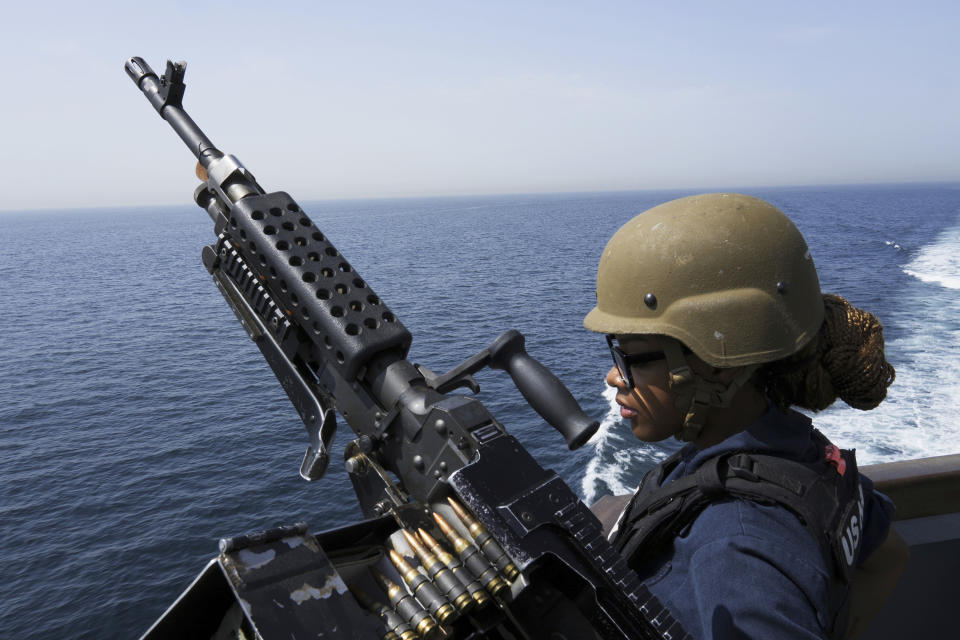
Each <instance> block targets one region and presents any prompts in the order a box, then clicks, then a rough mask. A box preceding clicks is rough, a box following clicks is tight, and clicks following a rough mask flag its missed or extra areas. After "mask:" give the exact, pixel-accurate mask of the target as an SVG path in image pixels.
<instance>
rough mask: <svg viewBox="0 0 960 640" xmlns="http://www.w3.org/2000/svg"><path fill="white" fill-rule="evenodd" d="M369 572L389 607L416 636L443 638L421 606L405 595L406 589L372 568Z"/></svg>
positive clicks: (439, 639)
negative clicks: (381, 590) (383, 592)
mask: <svg viewBox="0 0 960 640" xmlns="http://www.w3.org/2000/svg"><path fill="white" fill-rule="evenodd" d="M370 571H371V573H373V576H374V578H376V579H377V582H379V583H380V586H381V587H383V590H384V591H385V592H386V594H387V599H388V600H389V601H390V605H391V606H392V607H393V608H394V609H395V610H396V612H397V613H398V614H399V615H400V617H401V618H403V619H404V620H406V621H407V623H408V624H409V625H410V627H411V628H412V629H414V630H415V631H416V633H417V634H419V635H420V636H421V637H422V638H423V639H424V640H441V639H442V638H443V637H444V633H443V630H442V629H441V628H440V627H439V626H438V625H437V622H436V621H435V620H434V619H433V618H432V617H431V616H430V614H429V613H428V612H427V610H426V609H424V608H423V605H421V604H420V603H419V602H417V600H416V598H414V597H413V596H411V595H410V594H409V593H407V590H406V589H404V588H402V587H400V586H399V585H398V584H397V583H395V582H394V581H393V580H391V579H390V578H388V577H387V576H385V575H383V574H382V573H380V572H379V571H377V570H376V569H374V568H373V567H371V568H370Z"/></svg>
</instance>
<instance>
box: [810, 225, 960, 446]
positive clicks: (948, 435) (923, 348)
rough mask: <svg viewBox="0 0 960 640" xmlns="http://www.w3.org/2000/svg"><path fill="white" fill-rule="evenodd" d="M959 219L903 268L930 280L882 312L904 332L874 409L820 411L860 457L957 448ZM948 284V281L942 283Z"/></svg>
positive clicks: (828, 427) (891, 349)
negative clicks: (883, 395) (892, 376)
mask: <svg viewBox="0 0 960 640" xmlns="http://www.w3.org/2000/svg"><path fill="white" fill-rule="evenodd" d="M958 252H960V227H957V228H953V229H950V230H949V231H947V232H945V233H943V234H941V235H940V237H938V238H937V240H936V241H935V242H934V243H933V244H931V245H929V246H927V247H924V248H923V249H922V250H921V251H920V252H919V254H918V256H917V257H916V258H915V259H914V260H913V261H912V262H911V263H910V264H909V265H908V266H907V268H905V269H904V272H905V273H908V274H910V275H911V276H914V277H917V278H918V279H919V280H921V281H923V282H927V283H934V284H937V285H940V286H938V287H935V288H933V289H932V290H931V288H930V287H925V286H922V285H918V286H916V287H914V288H911V289H907V290H906V291H904V292H903V294H902V295H903V300H902V303H901V304H900V305H899V308H900V310H901V311H900V312H899V313H897V314H896V315H895V316H894V317H892V318H883V320H884V321H885V322H886V323H887V324H888V325H890V326H894V325H895V326H897V327H898V328H899V329H900V333H901V334H902V337H900V338H898V339H896V340H891V341H888V343H887V348H886V353H887V359H888V360H889V361H890V362H891V363H892V364H893V365H894V366H895V367H896V369H897V379H896V381H895V382H894V384H893V385H892V386H891V387H890V389H889V392H888V395H887V399H886V400H884V402H883V403H882V404H881V405H880V406H879V407H877V408H876V409H873V410H872V411H857V410H855V409H850V408H849V407H847V406H846V405H843V403H842V402H838V403H837V405H836V406H835V407H831V408H830V409H828V410H827V411H824V412H822V413H821V414H819V415H817V416H815V417H814V421H815V422H816V423H817V425H818V426H820V427H821V428H822V429H823V431H824V432H825V433H826V434H827V435H828V436H829V437H830V438H831V439H833V440H834V441H835V442H836V443H837V444H838V445H840V446H843V447H856V448H857V450H858V451H857V458H858V461H859V462H860V463H861V464H869V463H875V462H889V461H893V460H906V459H911V458H921V457H927V456H936V455H945V454H950V453H956V452H957V421H956V412H957V408H958V407H960V296H958V295H957V294H956V293H955V290H956V289H960V260H958V259H957V257H956V254H957V253H958ZM941 287H942V288H941Z"/></svg>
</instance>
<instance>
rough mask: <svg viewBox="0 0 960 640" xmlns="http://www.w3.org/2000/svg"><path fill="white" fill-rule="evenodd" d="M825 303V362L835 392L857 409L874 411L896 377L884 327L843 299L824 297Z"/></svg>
mask: <svg viewBox="0 0 960 640" xmlns="http://www.w3.org/2000/svg"><path fill="white" fill-rule="evenodd" d="M823 304H824V319H823V327H822V328H821V332H822V336H823V341H822V343H821V349H822V351H821V362H822V364H823V367H824V368H825V369H826V371H827V373H828V374H829V376H830V379H831V382H832V386H833V391H834V392H835V393H836V394H837V396H838V397H839V398H840V399H841V400H843V401H844V402H846V403H847V404H848V405H850V406H851V407H853V408H855V409H864V410H866V409H873V408H874V407H876V406H877V405H878V404H880V403H881V402H882V401H883V399H884V398H886V397H887V387H889V386H890V385H891V384H892V383H893V380H894V378H895V377H896V372H895V371H894V368H893V365H891V364H890V363H889V362H887V360H886V357H885V355H884V342H883V325H882V324H880V321H879V320H878V319H877V317H876V316H875V315H873V314H872V313H870V312H869V311H864V310H863V309H858V308H856V307H854V306H852V305H851V304H850V303H849V302H847V301H846V300H844V299H843V298H841V297H840V296H837V295H833V294H829V293H828V294H824V296H823Z"/></svg>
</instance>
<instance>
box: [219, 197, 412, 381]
mask: <svg viewBox="0 0 960 640" xmlns="http://www.w3.org/2000/svg"><path fill="white" fill-rule="evenodd" d="M228 229H229V234H230V236H231V237H232V238H233V243H234V246H235V247H236V248H237V250H238V251H239V252H240V254H241V255H242V257H243V258H244V260H246V261H247V263H248V264H250V265H258V266H257V269H258V270H259V272H260V273H261V274H262V276H263V277H264V278H266V280H267V283H268V284H269V289H270V291H271V292H272V294H273V296H274V298H275V301H276V302H277V304H279V305H280V306H281V308H282V310H283V311H284V312H285V313H286V314H287V315H288V316H291V318H292V319H294V318H293V317H295V320H296V321H297V323H298V324H300V326H302V327H304V329H305V330H306V331H305V333H306V334H307V337H308V338H309V339H310V340H311V341H312V342H313V343H314V345H315V349H316V350H317V351H318V356H319V357H318V358H317V361H318V362H323V361H327V362H332V363H334V364H335V366H337V367H338V368H339V369H340V372H341V374H342V375H343V376H344V378H346V379H347V380H348V381H349V380H354V379H355V378H356V377H357V374H358V372H359V371H360V369H361V367H363V366H364V364H365V363H366V362H367V361H368V360H369V359H370V357H371V356H373V355H375V354H377V353H380V352H382V351H386V350H389V349H396V350H398V352H399V355H400V357H406V354H407V350H408V349H409V348H410V341H411V336H410V332H409V331H407V328H406V327H404V326H403V324H402V323H401V322H400V321H399V320H398V319H397V318H396V316H394V315H393V312H391V311H390V309H388V308H387V306H386V305H385V304H384V303H383V302H382V301H381V300H380V298H379V296H377V294H376V293H374V291H373V289H371V288H370V287H368V286H367V283H366V282H365V281H364V280H363V278H361V277H360V274H358V273H357V272H356V271H354V269H353V267H352V266H351V265H350V263H349V262H347V260H346V258H344V257H343V256H342V255H340V252H339V251H337V249H336V247H334V246H333V244H332V243H331V242H330V241H329V240H327V238H326V236H324V235H323V233H321V232H320V230H319V229H317V227H316V226H315V225H314V224H313V222H312V221H311V220H310V218H309V217H308V216H307V215H306V214H305V213H304V212H303V210H302V209H301V208H300V206H299V205H297V203H296V202H294V201H293V199H292V198H291V197H290V196H289V195H288V194H286V193H284V192H282V191H278V192H275V193H268V194H266V195H262V196H250V197H247V198H244V199H242V200H240V201H239V202H237V203H235V204H234V205H233V206H232V207H231V208H230V218H229V223H228Z"/></svg>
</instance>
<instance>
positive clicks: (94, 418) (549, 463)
mask: <svg viewBox="0 0 960 640" xmlns="http://www.w3.org/2000/svg"><path fill="white" fill-rule="evenodd" d="M749 192H750V193H752V194H754V195H758V196H760V197H763V198H766V199H768V200H770V201H771V202H773V203H774V204H776V205H777V206H779V207H780V208H781V209H782V210H783V211H785V212H786V213H787V214H788V215H790V216H791V217H792V218H793V219H794V220H795V221H796V222H797V225H798V226H799V227H800V229H801V231H802V232H803V233H804V235H805V236H806V238H807V241H808V244H809V245H810V247H811V252H812V254H813V257H814V261H815V262H816V264H817V266H818V270H819V272H820V276H821V282H822V286H823V289H824V290H825V291H830V292H835V293H839V294H841V295H844V296H845V297H847V298H848V299H849V300H851V302H853V303H854V304H856V305H858V306H861V307H864V308H867V309H870V310H871V311H873V312H875V313H876V314H877V315H878V316H879V317H880V318H881V320H882V321H883V323H884V327H885V335H886V339H887V355H888V359H889V360H890V361H891V362H892V363H893V364H894V365H895V366H896V368H897V381H896V383H895V384H894V386H893V387H891V390H890V394H889V397H888V399H887V401H885V402H884V403H883V404H882V405H881V406H880V407H879V408H877V409H875V410H873V411H870V412H860V411H856V410H853V409H849V408H846V407H832V408H830V409H828V410H827V411H824V412H822V413H820V414H818V415H817V416H815V420H816V422H817V424H818V425H819V426H820V427H821V429H822V430H823V431H825V432H826V434H827V435H828V436H829V437H830V438H831V439H833V440H834V441H835V442H837V443H838V444H840V445H842V446H844V447H855V448H857V451H858V457H859V460H860V463H861V464H869V463H873V462H882V461H890V460H900V459H908V458H916V457H923V456H931V455H940V454H946V453H955V452H957V449H958V445H957V444H956V443H957V436H958V431H960V428H958V425H957V423H956V420H955V419H954V418H953V412H954V411H955V407H956V406H957V401H958V400H960V258H958V256H960V185H958V184H947V185H916V186H911V185H897V186H870V187H809V188H792V189H753V190H749ZM681 195H687V193H686V192H680V191H676V192H637V193H602V194H563V195H537V196H532V195H531V196H487V197H473V198H469V197H464V198H431V199H403V200H369V201H334V202H318V203H306V202H304V203H301V204H302V205H303V206H304V208H305V209H306V210H307V211H308V212H309V213H310V214H311V217H312V218H313V219H314V220H315V221H316V222H317V224H318V226H319V227H320V228H321V229H322V230H323V231H324V232H325V233H326V234H327V235H328V236H329V237H330V238H331V239H332V240H333V241H334V243H335V244H336V245H337V247H338V248H339V249H340V250H341V251H342V252H343V253H344V254H345V255H346V256H347V257H348V258H349V259H350V261H351V262H352V263H353V264H354V265H355V266H356V267H357V268H358V270H359V272H360V273H361V274H362V275H363V277H364V278H365V279H366V280H367V281H369V282H370V283H371V284H372V286H373V287H374V288H375V290H376V291H377V293H378V294H379V295H380V296H381V297H382V298H383V299H384V300H385V301H386V302H387V303H388V304H389V305H390V306H391V308H392V309H393V310H394V311H395V312H396V314H397V316H398V317H399V318H400V319H401V320H402V321H403V322H404V323H405V324H406V326H407V327H408V328H409V329H410V330H411V332H412V333H413V335H414V343H413V347H412V349H411V352H410V359H411V360H413V361H415V362H419V363H421V364H424V365H426V366H428V367H429V368H431V369H433V370H435V371H445V370H447V369H449V368H451V367H453V366H455V365H456V364H458V363H460V362H461V361H462V360H464V359H466V358H467V357H469V356H471V355H473V354H474V353H476V352H477V351H479V350H481V349H483V348H484V347H486V346H487V345H488V344H489V343H490V341H491V340H492V339H493V338H495V337H496V336H497V335H499V334H500V333H501V332H502V331H504V330H506V329H510V328H515V329H518V330H520V331H521V332H523V333H525V334H526V336H527V346H528V350H529V352H530V353H531V354H532V355H534V357H536V358H538V359H539V360H541V361H542V362H543V363H544V364H546V365H547V366H549V367H551V368H552V369H553V370H554V372H555V373H557V375H558V376H559V377H560V378H561V379H562V380H564V381H565V382H566V384H567V385H568V387H570V389H571V391H572V392H573V394H574V395H575V396H576V397H577V398H578V399H579V400H580V402H581V404H582V406H583V407H584V409H585V410H586V411H587V412H588V413H590V414H592V415H594V416H596V417H598V418H602V428H601V431H600V433H599V434H598V435H597V436H595V438H594V439H593V440H592V441H591V442H590V443H588V444H587V445H586V446H584V447H583V448H582V449H580V450H578V451H576V452H572V453H571V452H569V451H567V449H566V447H565V445H564V443H563V440H562V438H561V437H560V435H559V434H557V433H556V432H554V431H553V430H552V429H551V428H550V427H548V426H546V425H544V424H543V423H542V421H540V419H539V418H538V417H537V415H536V414H535V413H534V412H533V411H532V410H531V409H530V408H529V407H527V406H526V405H525V403H524V401H523V399H522V398H521V396H520V394H519V392H518V391H516V389H515V388H514V387H513V386H512V383H511V382H510V380H509V378H508V377H507V376H506V374H504V373H502V372H492V371H484V372H482V373H480V374H478V375H477V376H476V377H477V380H478V382H479V383H480V386H481V393H480V398H481V399H482V400H483V401H484V402H485V403H486V404H487V406H488V407H489V408H490V410H491V411H492V412H493V413H494V415H496V416H497V417H498V419H499V420H500V421H501V422H502V423H503V424H504V425H506V427H507V429H508V430H509V431H511V432H512V433H513V434H514V435H516V436H517V438H518V439H519V440H520V441H521V442H522V443H523V444H524V445H525V446H526V447H527V448H528V449H530V450H531V452H532V453H533V454H534V455H535V456H536V457H537V458H538V459H539V460H540V462H541V464H543V465H544V466H546V467H550V468H553V469H555V470H556V471H557V472H558V473H560V474H561V475H562V476H563V477H564V478H565V479H566V481H567V482H568V483H569V484H570V485H571V486H572V487H573V488H574V490H576V491H578V492H580V494H581V495H582V496H583V497H584V499H585V500H587V501H588V502H590V501H593V500H595V499H596V498H597V497H598V496H600V495H603V494H605V493H610V492H615V493H622V492H625V491H628V490H630V489H631V488H632V487H633V486H634V485H635V484H636V483H637V482H638V480H639V478H640V477H641V476H642V475H643V473H644V472H645V471H646V470H647V469H648V468H649V467H650V466H651V465H652V464H654V463H655V462H656V461H657V460H659V459H661V458H663V457H664V456H666V455H667V454H668V453H669V452H670V451H672V450H674V448H675V447H676V446H677V444H676V443H674V442H672V441H668V442H664V443H658V444H644V443H640V442H638V441H636V440H635V439H633V437H632V435H631V434H630V433H629V431H628V430H627V428H626V427H624V426H623V425H622V424H621V423H620V420H619V417H618V414H617V412H616V411H615V407H614V406H613V405H612V398H611V396H610V394H609V393H608V392H607V391H606V390H605V387H604V385H603V375H604V374H605V372H606V370H607V368H608V367H609V364H610V363H609V355H608V352H607V349H606V344H605V342H604V340H603V338H602V336H598V335H594V334H590V333H588V332H586V331H585V330H583V329H582V327H581V324H580V322H581V320H582V317H583V315H584V314H585V313H586V312H587V311H588V310H589V309H590V308H591V306H592V301H593V287H594V281H593V278H594V273H595V267H596V261H597V259H598V257H599V255H600V251H601V249H602V248H603V245H604V244H605V243H606V240H607V239H608V238H609V236H610V235H611V234H612V233H613V232H614V231H615V230H616V229H617V228H618V227H619V226H620V225H621V224H623V223H624V222H626V221H627V220H628V219H629V218H630V217H632V216H633V215H635V214H636V213H639V212H640V211H642V210H644V209H646V208H649V207H650V206H653V205H655V204H659V203H660V202H664V201H666V200H669V199H671V198H674V197H679V196H681ZM184 200H185V201H188V200H189V194H184ZM212 240H213V234H212V225H211V224H210V222H209V220H208V218H207V216H206V214H205V213H204V212H202V211H200V210H199V209H196V208H195V207H190V206H182V207H153V208H138V209H112V210H76V211H44V212H22V213H17V212H7V213H0V283H2V285H0V286H2V295H0V310H2V313H0V356H2V357H0V539H2V540H3V543H2V545H3V546H2V552H3V562H2V564H0V567H2V569H0V637H9V638H20V639H22V638H51V637H76V638H114V637H116V638H126V637H131V636H138V635H139V634H141V633H142V632H143V631H145V630H146V628H147V627H148V626H149V625H150V624H151V623H152V622H153V620H154V619H156V617H157V616H159V615H160V614H161V613H162V612H163V610H164V609H165V608H166V607H167V606H168V605H169V604H170V603H171V602H172V601H173V599H174V598H175V597H176V596H177V595H178V594H179V593H180V592H181V591H182V590H183V589H184V588H185V587H186V586H187V585H188V584H189V582H190V581H191V580H192V578H193V577H194V576H195V575H196V574H197V573H198V572H199V571H200V569H201V568H202V567H203V565H204V563H205V562H206V560H207V559H208V558H210V557H212V556H213V555H214V554H215V553H216V541H217V540H218V539H219V538H220V537H223V536H226V535H234V534H238V533H243V532H245V531H250V530H253V529H261V528H264V527H268V526H273V525H277V524H285V523H292V522H295V521H298V520H306V521H307V522H308V523H309V524H310V526H311V528H312V529H314V530H322V529H325V528H329V527H334V526H338V525H341V524H345V523H347V522H350V521H351V520H353V519H355V518H356V517H357V516H358V515H359V512H358V510H357V509H356V508H355V507H354V506H353V505H352V492H351V489H350V486H349V482H348V480H347V478H346V473H345V471H343V470H342V468H341V467H340V465H339V464H337V463H336V462H334V463H333V464H331V469H330V471H329V472H328V475H327V477H326V478H324V479H323V480H321V481H319V482H317V483H313V484H307V483H305V482H303V481H302V480H300V478H299V476H298V475H297V471H298V469H299V463H300V459H301V457H302V455H303V450H304V448H305V444H306V438H305V433H304V430H303V427H302V425H301V424H300V422H299V420H298V418H297V416H296V413H295V412H294V410H293V409H292V407H291V406H289V403H288V401H287V399H286V396H285V394H284V393H283V391H282V389H281V388H280V385H279V384H278V383H277V381H276V380H275V379H274V378H273V374H272V373H271V371H270V369H269V368H268V367H267V365H266V364H265V363H264V362H263V361H262V360H261V357H260V354H259V351H257V349H256V348H255V346H254V345H253V343H251V342H250V340H249V339H248V338H247V337H246V334H245V333H244V332H243V330H242V329H241V328H240V326H239V325H238V324H237V322H236V320H235V318H234V316H233V314H232V313H231V312H230V310H229V309H228V307H227V306H226V304H225V303H224V302H223V300H222V299H221V298H220V295H219V293H217V290H216V288H215V287H214V286H213V284H212V282H211V281H210V279H209V276H208V275H207V273H206V271H205V270H204V269H203V267H202V266H201V264H200V260H199V255H200V248H201V247H202V245H204V244H207V243H209V242H212ZM341 423H342V421H341ZM348 440H349V429H348V427H346V425H345V424H343V423H342V424H341V426H340V432H339V434H338V436H337V439H336V442H335V447H334V454H333V455H334V458H333V459H334V460H335V461H336V460H340V459H342V450H343V446H344V444H345V443H346V442H347V441H348Z"/></svg>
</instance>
